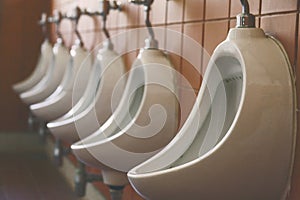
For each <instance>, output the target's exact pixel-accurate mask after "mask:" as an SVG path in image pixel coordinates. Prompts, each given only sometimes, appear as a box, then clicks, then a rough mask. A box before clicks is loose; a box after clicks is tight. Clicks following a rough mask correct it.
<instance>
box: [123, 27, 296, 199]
mask: <svg viewBox="0 0 300 200" xmlns="http://www.w3.org/2000/svg"><path fill="white" fill-rule="evenodd" d="M216 69H217V70H216ZM211 80H214V81H211ZM216 80H217V82H216ZM214 83H215V84H214ZM220 83H221V84H220ZM209 85H210V86H209ZM220 85H221V86H222V85H223V87H224V88H223V89H221V90H219V89H218V87H219V86H220ZM206 86H208V87H206ZM207 88H211V90H210V91H211V92H210V93H209V94H208V89H207ZM222 98H223V99H224V100H227V102H226V101H225V102H226V103H224V101H220V99H222ZM229 100H230V101H229ZM224 108H226V109H225V110H224ZM214 113H215V114H214ZM222 113H223V114H224V118H222V117H220V116H222V115H223V114H222ZM207 121H208V122H207ZM218 127H219V128H218ZM295 136H296V93H295V85H294V76H293V74H292V68H291V66H290V63H289V61H288V58H287V55H286V53H285V51H284V49H283V47H282V45H280V43H279V42H278V41H276V40H275V39H273V38H270V37H267V36H266V35H265V33H264V32H263V31H262V30H261V29H256V28H251V29H248V28H243V29H232V30H231V31H230V33H229V35H228V37H227V40H226V41H224V42H223V43H221V44H220V45H219V46H218V47H217V48H216V50H215V52H214V54H213V56H212V58H211V61H210V63H209V65H208V69H207V72H206V74H205V76H204V80H203V85H202V86H201V89H200V93H199V96H198V98H197V101H196V104H195V106H194V108H193V110H192V112H191V114H190V116H189V118H188V120H187V121H186V123H185V124H184V126H183V127H182V129H181V130H180V131H179V133H178V134H177V136H176V137H175V138H174V139H173V140H172V142H171V143H170V144H169V145H168V146H166V148H164V149H163V150H162V151H161V152H160V153H158V154H157V155H155V156H153V157H152V158H150V159H149V160H147V161H146V162H144V163H142V164H141V165H139V166H137V167H135V168H133V169H132V170H130V171H129V172H128V177H129V180H130V182H131V184H132V185H133V187H134V188H135V190H136V191H137V192H138V193H139V194H140V195H142V196H143V197H144V198H146V199H185V198H187V197H188V198H189V199H199V198H202V199H213V200H215V199H249V200H253V199H285V198H286V195H287V193H288V190H289V186H290V185H289V184H290V177H291V170H292V165H293V158H294V148H295Z"/></svg>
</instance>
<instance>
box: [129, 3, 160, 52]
mask: <svg viewBox="0 0 300 200" xmlns="http://www.w3.org/2000/svg"><path fill="white" fill-rule="evenodd" d="M129 2H131V3H134V4H137V5H143V6H144V11H145V24H146V26H147V29H148V32H149V36H150V37H149V39H148V40H147V41H146V47H145V48H155V49H156V48H158V41H157V40H156V39H155V33H154V31H153V28H152V24H151V21H150V11H151V5H152V4H153V2H154V0H129Z"/></svg>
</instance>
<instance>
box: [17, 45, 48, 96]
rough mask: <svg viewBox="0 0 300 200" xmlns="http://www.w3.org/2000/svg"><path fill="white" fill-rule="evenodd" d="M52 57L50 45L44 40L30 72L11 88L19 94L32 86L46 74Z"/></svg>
mask: <svg viewBox="0 0 300 200" xmlns="http://www.w3.org/2000/svg"><path fill="white" fill-rule="evenodd" d="M51 58H52V46H51V43H50V42H49V41H48V40H45V41H44V42H43V44H42V46H41V54H40V57H39V59H38V62H37V65H36V67H35V69H34V71H33V72H32V74H31V75H30V76H29V77H28V78H26V79H25V80H23V81H21V82H19V83H16V84H14V85H13V90H14V91H15V92H16V93H18V94H20V93H22V92H25V91H27V90H29V89H30V88H32V87H34V86H35V85H36V84H37V83H38V82H39V81H40V80H41V79H42V78H43V77H44V75H45V74H46V71H47V69H48V67H49V65H50V60H51Z"/></svg>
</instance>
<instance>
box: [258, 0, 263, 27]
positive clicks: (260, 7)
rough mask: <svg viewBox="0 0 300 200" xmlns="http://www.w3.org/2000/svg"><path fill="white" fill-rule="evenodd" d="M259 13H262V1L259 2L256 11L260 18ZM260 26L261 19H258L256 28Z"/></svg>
mask: <svg viewBox="0 0 300 200" xmlns="http://www.w3.org/2000/svg"><path fill="white" fill-rule="evenodd" d="M261 11H262V0H260V1H259V11H258V15H259V16H261ZM260 25H261V17H259V19H258V27H259V28H260Z"/></svg>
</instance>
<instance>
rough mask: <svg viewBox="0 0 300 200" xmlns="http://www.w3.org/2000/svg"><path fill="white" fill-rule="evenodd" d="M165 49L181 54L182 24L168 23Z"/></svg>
mask: <svg viewBox="0 0 300 200" xmlns="http://www.w3.org/2000/svg"><path fill="white" fill-rule="evenodd" d="M164 49H165V50H167V51H168V52H171V53H174V54H177V55H179V56H182V24H175V25H168V26H167V27H166V43H165V47H164Z"/></svg>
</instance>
